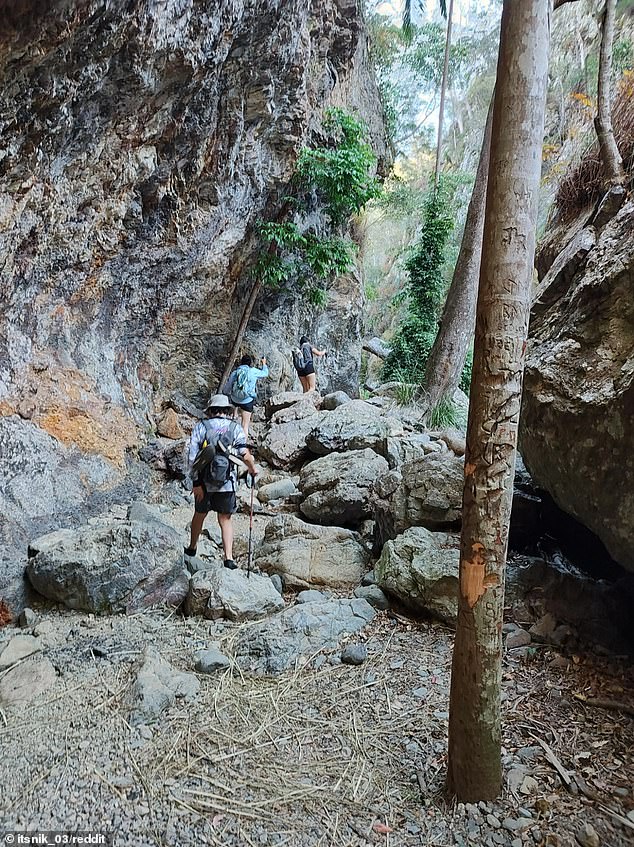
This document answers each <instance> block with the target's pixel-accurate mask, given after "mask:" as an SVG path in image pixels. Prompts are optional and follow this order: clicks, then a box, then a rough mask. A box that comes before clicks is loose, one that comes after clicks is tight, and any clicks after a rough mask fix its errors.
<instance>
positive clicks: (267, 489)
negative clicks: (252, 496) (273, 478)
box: [258, 477, 298, 503]
mask: <svg viewBox="0 0 634 847" xmlns="http://www.w3.org/2000/svg"><path fill="white" fill-rule="evenodd" d="M297 493H298V492H297V486H296V485H295V482H294V481H293V480H292V479H291V478H290V477H285V478H284V479H280V480H278V481H277V482H270V483H269V484H268V485H263V486H262V487H261V488H259V489H258V500H259V501H260V502H261V503H270V502H271V501H272V500H280V499H285V498H286V497H291V496H292V495H293V494H297Z"/></svg>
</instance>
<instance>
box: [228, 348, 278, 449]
mask: <svg viewBox="0 0 634 847" xmlns="http://www.w3.org/2000/svg"><path fill="white" fill-rule="evenodd" d="M268 375H269V369H268V367H267V364H266V356H262V367H261V368H254V367H253V357H252V356H243V357H242V358H241V359H240V364H239V365H238V367H237V368H236V369H235V371H233V373H232V374H231V376H230V377H229V379H228V380H227V382H226V384H225V387H224V389H223V392H224V393H225V394H226V395H227V396H228V397H229V399H230V400H231V402H232V403H233V405H234V406H236V407H237V409H238V410H239V412H240V420H241V422H242V429H243V430H244V436H245V438H248V437H249V423H250V421H251V415H252V414H253V407H254V405H255V401H256V398H257V396H258V391H257V388H256V382H257V381H258V379H263V378H264V377H265V376H268Z"/></svg>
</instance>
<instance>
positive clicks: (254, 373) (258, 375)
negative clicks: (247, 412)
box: [224, 365, 269, 403]
mask: <svg viewBox="0 0 634 847" xmlns="http://www.w3.org/2000/svg"><path fill="white" fill-rule="evenodd" d="M242 368H246V370H247V380H246V386H245V393H246V394H247V395H248V398H249V400H255V398H256V397H257V396H258V392H257V388H256V387H255V384H256V382H257V381H258V379H262V378H263V377H265V376H268V375H269V369H268V365H263V366H262V367H261V368H250V367H249V366H248V365H240V366H239V367H238V368H236V369H235V371H233V373H232V374H231V376H230V377H229V379H228V380H227V382H226V384H225V387H224V393H225V394H226V395H227V396H228V397H230V398H231V401H232V402H233V403H248V402H249V400H245V399H244V398H241V399H240V398H239V396H236V395H235V394H234V384H235V381H236V375H237V373H238V371H239V370H241V369H242Z"/></svg>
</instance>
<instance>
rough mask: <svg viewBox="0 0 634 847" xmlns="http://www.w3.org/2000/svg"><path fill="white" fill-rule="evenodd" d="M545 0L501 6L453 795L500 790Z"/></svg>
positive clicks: (468, 465) (469, 464) (454, 680)
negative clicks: (507, 584) (509, 566)
mask: <svg viewBox="0 0 634 847" xmlns="http://www.w3.org/2000/svg"><path fill="white" fill-rule="evenodd" d="M551 10H552V0H521V2H520V0H504V4H503V10H502V23H501V31H500V48H499V56H498V65H497V76H496V87H495V95H494V106H493V124H492V132H491V148H490V163H489V179H488V184H487V196H486V213H485V220H484V235H483V248H482V261H481V267H480V286H479V293H478V304H477V313H476V333H475V348H474V363H473V380H472V388H471V397H470V406H469V423H468V428H467V450H466V454H465V481H464V492H463V513H462V535H461V544H460V580H459V586H460V589H459V607H458V624H457V630H456V639H455V644H454V652H453V665H452V675H451V698H450V715H449V761H448V788H449V790H450V791H451V792H452V793H453V794H455V795H456V796H457V798H458V799H459V800H460V801H462V802H475V801H478V800H488V799H493V798H494V797H496V796H497V795H498V794H499V793H500V789H501V783H502V768H501V719H500V679H501V661H502V613H503V606H504V572H505V564H506V553H507V546H508V527H509V519H510V512H511V503H512V495H513V477H514V472H515V456H516V450H517V431H518V424H519V410H520V399H521V390H522V378H523V372H524V353H525V348H526V337H527V332H528V317H529V311H530V292H531V281H532V273H533V262H534V254H535V228H536V219H537V196H538V188H539V179H540V170H541V147H542V139H543V132H544V113H545V105H546V88H547V79H548V52H549V41H550V18H551Z"/></svg>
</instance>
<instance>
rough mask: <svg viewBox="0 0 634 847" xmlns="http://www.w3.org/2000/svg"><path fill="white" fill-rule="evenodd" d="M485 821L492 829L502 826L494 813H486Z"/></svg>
mask: <svg viewBox="0 0 634 847" xmlns="http://www.w3.org/2000/svg"><path fill="white" fill-rule="evenodd" d="M487 823H488V824H489V826H492V827H493V829H499V828H500V827H501V826H502V824H501V823H500V819H499V818H497V817H496V816H495V815H487Z"/></svg>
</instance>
